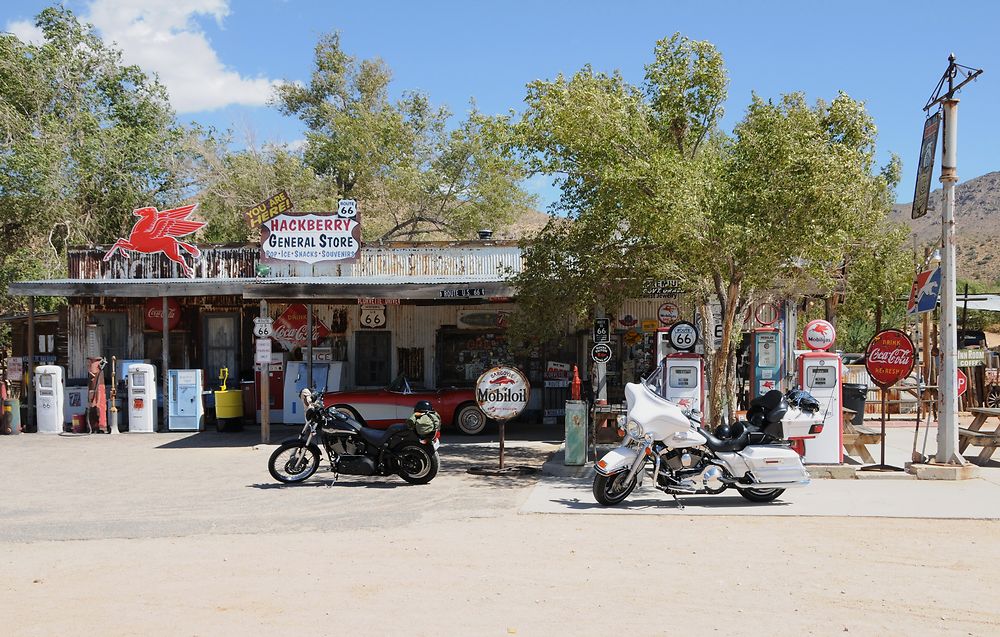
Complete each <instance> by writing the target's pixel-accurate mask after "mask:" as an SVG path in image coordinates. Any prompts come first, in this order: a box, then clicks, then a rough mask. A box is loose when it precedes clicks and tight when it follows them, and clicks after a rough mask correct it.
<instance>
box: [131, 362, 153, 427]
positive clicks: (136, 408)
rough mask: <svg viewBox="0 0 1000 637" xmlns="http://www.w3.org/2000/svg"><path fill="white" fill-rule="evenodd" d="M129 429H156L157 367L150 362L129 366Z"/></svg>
mask: <svg viewBox="0 0 1000 637" xmlns="http://www.w3.org/2000/svg"><path fill="white" fill-rule="evenodd" d="M128 430H129V432H130V433H133V432H134V433H153V432H154V431H156V368H155V367H153V366H152V365H150V364H149V363H134V364H132V365H130V366H129V368H128Z"/></svg>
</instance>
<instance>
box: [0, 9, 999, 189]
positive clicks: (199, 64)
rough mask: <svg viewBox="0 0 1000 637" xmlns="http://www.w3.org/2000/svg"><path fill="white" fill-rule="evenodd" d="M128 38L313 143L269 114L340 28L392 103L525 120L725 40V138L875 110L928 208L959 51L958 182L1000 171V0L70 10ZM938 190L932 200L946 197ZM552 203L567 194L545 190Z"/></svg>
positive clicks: (163, 66) (195, 92)
mask: <svg viewBox="0 0 1000 637" xmlns="http://www.w3.org/2000/svg"><path fill="white" fill-rule="evenodd" d="M48 4H50V3H47V2H42V1H35V0H13V1H11V0H8V1H7V2H5V3H4V6H3V7H2V8H0V28H2V29H3V30H7V31H11V32H14V33H17V34H18V35H19V36H22V37H25V38H29V37H32V33H31V28H30V21H31V19H32V17H33V16H34V15H35V14H36V13H37V12H38V11H40V10H41V9H42V8H44V7H45V6H47V5H48ZM65 4H66V5H67V6H68V7H69V8H71V9H73V10H74V11H75V12H76V13H77V14H78V15H80V16H82V17H83V18H84V19H86V20H88V21H90V22H93V23H94V24H95V25H96V26H97V27H98V28H99V31H100V33H101V34H102V36H103V37H104V38H105V39H109V40H114V41H116V42H118V43H119V45H120V46H121V48H123V50H124V51H125V56H126V59H127V60H129V61H132V62H134V63H137V64H139V65H140V66H142V67H143V68H145V69H147V70H149V71H155V72H157V73H159V74H160V76H161V79H163V81H164V83H165V84H166V85H167V87H168V89H170V91H171V100H172V102H173V103H174V106H175V108H176V109H177V110H178V113H179V116H180V118H181V119H183V120H194V121H198V122H201V123H203V124H209V125H212V126H215V127H217V128H220V129H230V128H231V129H233V130H234V132H235V134H236V135H237V136H240V137H241V136H242V135H243V134H244V133H245V132H246V131H252V132H253V135H254V137H255V139H256V141H257V143H270V142H279V143H280V142H286V143H288V142H291V143H294V142H296V141H297V140H301V139H302V137H303V130H302V127H301V125H300V124H299V122H298V121H297V120H295V119H292V118H286V117H283V116H281V115H280V114H279V113H278V112H277V111H276V110H275V109H274V108H272V107H269V106H267V104H266V101H267V98H268V96H269V87H270V86H271V85H272V83H273V82H274V81H277V80H303V81H307V80H308V78H309V74H310V72H311V65H312V50H313V46H314V45H315V42H316V39H317V38H318V36H319V35H321V34H322V33H324V32H328V31H335V30H337V31H340V32H341V36H342V40H341V41H342V45H343V46H344V48H345V50H346V51H347V52H348V53H350V54H352V55H355V56H357V57H376V56H377V57H381V58H382V59H383V60H385V62H386V63H387V64H388V65H389V67H390V68H391V69H392V70H393V73H394V82H393V91H394V93H395V94H397V95H398V94H399V93H401V92H402V91H404V90H411V89H419V90H422V91H424V92H426V93H427V94H429V96H430V97H431V100H432V101H433V102H435V103H437V104H445V105H447V106H449V107H450V108H451V110H452V111H454V112H457V113H463V112H465V111H466V110H467V108H468V103H469V99H470V98H475V100H476V103H477V105H478V107H479V109H480V110H482V111H484V112H487V113H500V112H506V111H507V110H509V109H519V108H520V106H521V101H522V99H523V97H524V85H525V84H526V83H527V82H529V81H531V80H534V79H538V78H551V77H554V76H555V75H556V74H557V73H560V72H562V73H566V74H569V73H572V72H574V71H576V70H578V69H579V68H580V67H581V66H583V65H584V64H587V63H590V64H592V65H593V66H594V67H595V68H596V69H599V70H605V71H611V70H615V69H619V70H621V71H622V73H623V74H624V76H625V77H626V78H627V79H629V80H630V81H632V82H635V83H641V81H642V76H643V66H644V65H645V64H646V63H647V62H648V61H649V60H650V59H651V57H652V50H653V45H654V43H655V42H656V40H657V39H659V38H662V37H665V36H669V35H670V34H672V33H674V32H675V31H680V32H681V33H683V34H684V35H686V36H688V37H691V38H694V39H704V40H709V41H711V42H713V43H714V44H715V45H716V46H717V47H718V49H719V50H720V51H721V52H722V54H723V56H724V57H725V60H726V66H727V68H728V71H729V76H730V87H729V100H728V102H727V104H726V108H727V113H726V117H725V120H724V122H723V123H724V128H726V129H727V130H730V129H731V128H732V126H733V124H734V123H735V122H736V121H738V120H739V118H740V117H742V115H743V113H744V110H745V108H746V105H747V103H748V102H749V100H750V95H751V92H752V91H755V92H757V93H758V94H759V95H761V96H764V97H776V96H778V95H779V94H781V93H786V92H791V91H804V92H805V93H806V94H807V95H808V97H809V98H810V99H816V98H825V99H832V98H833V97H834V96H835V95H836V93H837V91H838V90H844V91H846V92H847V93H848V94H849V95H851V96H852V97H854V98H856V99H862V100H865V101H866V102H867V104H868V108H869V110H870V112H871V113H872V115H873V116H874V117H875V121H876V123H877V124H878V127H879V152H880V159H881V161H883V162H884V161H885V160H886V159H887V158H888V156H889V153H890V152H895V153H897V154H898V155H899V156H900V157H901V158H902V160H903V171H904V172H903V181H902V183H901V184H900V186H899V192H898V199H899V200H900V201H909V200H910V199H911V198H912V193H913V186H914V179H915V170H916V166H915V160H916V156H917V153H918V150H919V143H920V139H919V138H920V133H921V129H922V125H923V119H924V113H923V111H922V107H923V105H924V103H925V102H926V100H927V98H928V96H929V95H930V93H931V91H932V90H933V88H934V86H935V84H936V83H937V80H938V78H939V77H940V76H941V74H942V72H943V71H944V69H945V67H946V65H947V56H948V54H949V53H950V52H954V53H955V54H956V55H957V56H958V61H959V62H960V63H963V64H966V65H969V66H974V67H977V68H983V69H985V73H984V74H983V76H982V77H981V78H980V79H979V80H978V81H977V82H976V83H974V84H971V85H970V86H969V87H968V88H967V89H966V90H964V91H963V93H962V95H960V97H962V102H961V106H960V117H959V119H960V125H959V131H960V138H959V146H958V152H959V176H960V178H961V179H963V180H967V179H971V178H973V177H976V176H978V175H982V174H984V173H987V172H990V171H993V170H998V169H1000V160H998V159H997V158H996V151H995V149H996V148H998V147H1000V123H998V121H997V119H996V117H995V114H996V111H997V109H996V106H995V105H996V104H998V103H1000V89H998V88H997V87H998V86H1000V53H998V51H1000V49H998V47H997V45H996V44H995V43H996V25H997V24H998V23H1000V3H994V2H960V1H959V2H952V3H950V4H949V5H948V8H947V10H944V9H943V8H942V5H940V3H937V4H935V3H931V2H916V1H909V2H873V1H871V0H869V1H868V2H854V1H842V2H824V3H813V2H807V1H805V0H800V1H799V2H758V1H750V0H748V1H745V2H707V1H706V2H698V3H696V2H674V1H668V0H661V1H660V2H625V1H622V2H606V1H605V2H590V1H584V0H578V1H576V2H569V1H561V0H560V1H550V2H545V1H542V0H535V1H534V2H522V1H516V2H497V1H494V2H478V3H477V2H472V1H466V2H443V1H439V2H435V1H432V0H425V1H423V2H414V1H412V0H409V1H399V2H356V1H354V2H340V1H327V2H324V1H321V0H254V1H251V0H75V1H70V2H66V3H65ZM938 185H939V184H938V182H937V181H936V180H935V182H934V187H938ZM529 187H530V188H531V189H535V190H537V192H538V194H539V195H540V196H541V199H542V205H544V204H546V203H548V202H550V201H551V200H552V199H553V198H554V197H555V193H554V192H553V191H552V189H551V188H550V187H548V186H547V185H546V183H545V182H544V180H536V181H533V182H532V183H531V184H529Z"/></svg>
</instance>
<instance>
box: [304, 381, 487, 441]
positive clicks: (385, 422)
mask: <svg viewBox="0 0 1000 637" xmlns="http://www.w3.org/2000/svg"><path fill="white" fill-rule="evenodd" d="M474 392H475V390H474V389H472V388H471V387H470V388H456V387H452V388H449V389H430V390H425V389H413V388H412V386H411V384H410V381H409V380H408V379H407V378H406V376H404V375H402V374H400V375H399V376H397V377H396V379H395V380H393V381H392V382H391V383H389V386H388V387H383V388H381V389H357V390H354V391H339V392H330V393H328V394H326V395H325V396H324V398H323V403H324V404H325V405H326V406H327V407H337V408H339V409H343V410H345V411H348V412H350V413H351V415H352V416H354V418H355V419H356V420H358V421H359V422H362V423H364V424H365V425H366V426H368V427H374V428H375V429H385V428H386V427H388V426H389V425H391V424H394V423H397V422H402V421H404V420H406V419H407V418H409V417H410V414H412V413H413V406H414V405H416V404H417V401H418V400H429V401H430V402H431V404H432V405H434V410H435V411H436V412H437V413H438V415H439V416H441V425H442V426H443V427H455V428H456V429H458V430H459V431H461V432H462V433H464V434H469V435H474V434H478V433H482V431H483V430H484V429H485V428H486V414H484V413H483V411H482V410H481V409H479V405H477V404H476V396H475V393H474Z"/></svg>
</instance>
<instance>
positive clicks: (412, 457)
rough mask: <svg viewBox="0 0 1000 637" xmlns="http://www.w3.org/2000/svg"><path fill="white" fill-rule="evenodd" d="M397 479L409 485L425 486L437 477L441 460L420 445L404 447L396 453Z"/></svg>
mask: <svg viewBox="0 0 1000 637" xmlns="http://www.w3.org/2000/svg"><path fill="white" fill-rule="evenodd" d="M396 461H397V462H398V463H399V471H398V472H397V473H399V477H400V478H402V479H403V480H406V481H407V482H409V483H410V484H427V483H428V482H430V481H431V480H433V479H434V476H436V475H437V472H438V469H439V468H440V466H441V460H440V458H438V455H437V454H436V453H432V452H430V451H428V450H427V448H426V447H424V446H422V445H413V444H410V445H405V446H403V447H402V448H401V449H400V450H399V451H397V452H396Z"/></svg>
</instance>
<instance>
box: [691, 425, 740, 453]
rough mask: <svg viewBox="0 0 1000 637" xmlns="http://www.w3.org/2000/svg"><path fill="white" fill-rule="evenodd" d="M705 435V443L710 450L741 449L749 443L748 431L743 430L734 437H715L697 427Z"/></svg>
mask: <svg viewBox="0 0 1000 637" xmlns="http://www.w3.org/2000/svg"><path fill="white" fill-rule="evenodd" d="M698 433H700V434H701V435H703V436H705V440H706V443H705V445H706V446H707V447H708V448H709V449H711V450H712V451H742V450H743V449H745V448H746V446H747V445H748V444H750V433H749V432H748V431H747V430H744V431H743V432H742V433H740V434H739V435H738V436H736V437H734V438H716V437H715V436H713V435H712V434H710V433H709V432H708V431H707V430H705V429H701V428H699V429H698Z"/></svg>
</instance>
